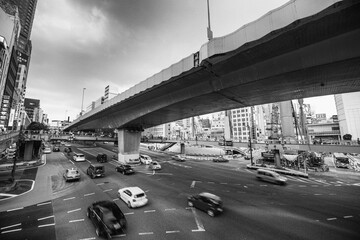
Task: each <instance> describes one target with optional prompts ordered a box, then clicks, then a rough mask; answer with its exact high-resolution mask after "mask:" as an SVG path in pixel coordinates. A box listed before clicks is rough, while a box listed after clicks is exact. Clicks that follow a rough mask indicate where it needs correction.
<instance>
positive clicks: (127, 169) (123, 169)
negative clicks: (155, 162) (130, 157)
mask: <svg viewBox="0 0 360 240" xmlns="http://www.w3.org/2000/svg"><path fill="white" fill-rule="evenodd" d="M115 170H116V171H117V172H120V173H122V174H124V175H125V174H126V175H127V174H134V173H135V171H134V169H133V168H132V167H131V166H130V165H128V164H121V165H118V166H116V167H115Z"/></svg>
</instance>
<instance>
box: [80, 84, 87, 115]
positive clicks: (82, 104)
mask: <svg viewBox="0 0 360 240" xmlns="http://www.w3.org/2000/svg"><path fill="white" fill-rule="evenodd" d="M85 89H86V88H83V93H82V100H81V112H80V116H81V115H82V114H83V106H84V93H85Z"/></svg>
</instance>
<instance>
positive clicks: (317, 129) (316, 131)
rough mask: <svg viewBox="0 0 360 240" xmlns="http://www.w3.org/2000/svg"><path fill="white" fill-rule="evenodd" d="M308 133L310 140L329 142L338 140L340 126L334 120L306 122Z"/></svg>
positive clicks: (339, 137) (339, 138)
mask: <svg viewBox="0 0 360 240" xmlns="http://www.w3.org/2000/svg"><path fill="white" fill-rule="evenodd" d="M307 127H308V134H309V137H310V142H312V143H314V141H315V140H316V141H317V142H319V143H320V142H322V143H325V142H330V141H336V142H338V141H340V140H341V135H340V128H339V123H334V122H323V123H315V124H308V125H307Z"/></svg>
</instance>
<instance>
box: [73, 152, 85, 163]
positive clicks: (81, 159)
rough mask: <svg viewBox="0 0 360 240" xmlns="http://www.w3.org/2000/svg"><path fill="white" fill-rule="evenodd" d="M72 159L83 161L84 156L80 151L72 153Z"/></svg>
mask: <svg viewBox="0 0 360 240" xmlns="http://www.w3.org/2000/svg"><path fill="white" fill-rule="evenodd" d="M73 160H74V161H75V162H83V161H85V156H84V154H82V153H74V156H73Z"/></svg>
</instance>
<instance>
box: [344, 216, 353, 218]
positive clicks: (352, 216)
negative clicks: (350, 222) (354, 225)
mask: <svg viewBox="0 0 360 240" xmlns="http://www.w3.org/2000/svg"><path fill="white" fill-rule="evenodd" d="M352 217H353V216H344V218H352Z"/></svg>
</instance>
